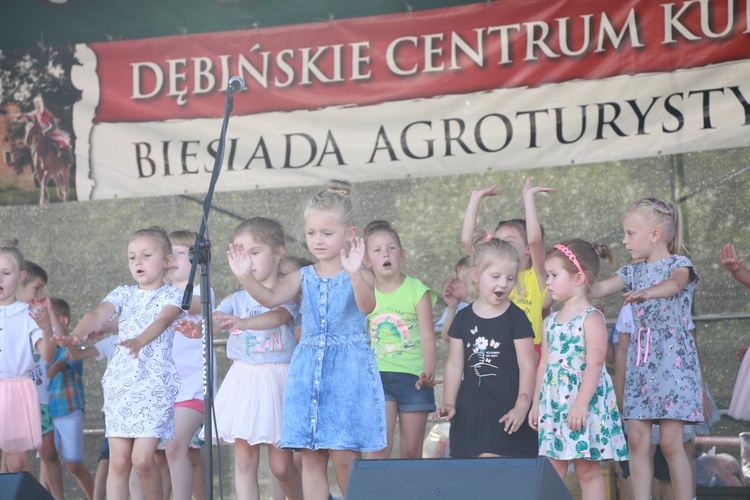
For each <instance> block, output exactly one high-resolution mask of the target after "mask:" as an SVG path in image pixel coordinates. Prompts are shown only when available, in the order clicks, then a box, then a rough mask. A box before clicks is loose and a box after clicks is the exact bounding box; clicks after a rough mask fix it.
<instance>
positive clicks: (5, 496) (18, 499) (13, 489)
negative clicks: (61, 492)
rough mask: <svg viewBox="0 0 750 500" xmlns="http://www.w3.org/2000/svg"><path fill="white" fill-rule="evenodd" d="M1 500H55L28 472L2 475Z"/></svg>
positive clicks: (0, 479)
mask: <svg viewBox="0 0 750 500" xmlns="http://www.w3.org/2000/svg"><path fill="white" fill-rule="evenodd" d="M0 500H54V498H52V495H50V494H49V492H48V491H47V490H45V489H44V487H43V486H42V485H41V484H39V481H37V480H36V479H35V478H34V476H32V475H31V474H29V473H28V472H14V473H12V474H0Z"/></svg>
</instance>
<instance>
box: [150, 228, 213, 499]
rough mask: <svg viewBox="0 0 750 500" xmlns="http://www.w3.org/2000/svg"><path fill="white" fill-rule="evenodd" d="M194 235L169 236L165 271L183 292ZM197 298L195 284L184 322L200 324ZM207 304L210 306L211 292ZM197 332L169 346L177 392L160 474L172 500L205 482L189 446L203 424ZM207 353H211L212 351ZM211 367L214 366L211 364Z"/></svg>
mask: <svg viewBox="0 0 750 500" xmlns="http://www.w3.org/2000/svg"><path fill="white" fill-rule="evenodd" d="M196 236H197V233H195V232H193V231H185V230H181V231H173V232H171V233H169V241H170V243H171V244H172V253H173V255H174V256H175V266H174V267H173V268H172V269H170V270H169V274H168V279H169V281H170V282H171V283H172V285H174V286H176V287H178V288H179V289H180V290H184V289H185V287H186V286H187V282H188V278H189V277H190V268H191V263H190V256H189V252H190V246H191V245H193V243H194V242H195V238H196ZM196 277H197V275H196ZM200 298H201V290H200V285H197V284H196V286H195V289H194V291H193V302H192V304H191V306H190V310H189V311H188V312H189V313H190V315H189V316H187V317H186V318H185V319H186V320H190V321H194V322H198V323H200V321H201V319H202V318H203V316H202V315H201V314H200V311H201V300H200ZM211 303H212V304H213V303H214V297H213V290H212V291H211ZM196 313H197V314H196ZM198 333H199V334H198V335H196V336H194V337H192V338H188V337H186V336H184V335H175V338H174V344H173V346H172V357H173V358H174V363H175V366H176V367H177V374H178V375H179V377H180V389H179V391H178V392H177V396H176V397H175V405H174V427H175V435H174V439H170V440H169V441H166V443H165V449H166V455H167V457H166V458H167V462H168V463H169V468H168V469H167V470H166V471H164V472H166V473H167V474H164V473H163V474H162V482H166V481H165V480H164V477H165V476H167V477H169V478H171V483H172V485H171V490H172V492H173V494H174V498H175V500H189V499H190V498H191V497H192V494H193V483H194V480H193V479H194V476H195V475H197V476H198V479H200V481H199V483H198V484H201V485H203V484H204V482H205V474H204V468H203V461H202V460H201V456H200V448H199V447H195V448H194V447H193V446H197V445H194V444H193V443H194V442H195V441H197V439H194V437H195V435H196V433H197V432H198V430H199V429H200V427H201V424H202V423H203V338H202V337H203V336H202V335H201V333H202V332H198ZM211 352H212V353H213V349H211ZM213 366H214V367H215V366H216V363H215V362H214V363H213ZM214 380H215V375H214ZM160 448H161V445H160ZM162 486H166V485H162ZM167 496H168V495H167Z"/></svg>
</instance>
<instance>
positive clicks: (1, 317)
mask: <svg viewBox="0 0 750 500" xmlns="http://www.w3.org/2000/svg"><path fill="white" fill-rule="evenodd" d="M25 276H26V273H25V271H24V270H23V255H22V254H21V252H20V251H19V250H18V249H17V248H16V247H14V246H2V247H0V329H2V332H3V335H2V339H1V340H2V350H0V450H2V452H3V457H4V459H5V462H6V466H7V468H8V472H21V471H29V461H28V456H27V452H28V450H32V449H35V448H39V447H40V446H41V445H42V422H41V414H40V412H39V394H38V393H37V391H36V389H35V388H34V383H33V382H32V381H31V372H32V371H33V370H34V352H35V351H36V352H39V353H40V354H41V356H42V359H44V360H45V361H49V360H50V359H52V356H54V355H55V344H54V342H53V341H52V333H53V331H52V323H51V321H50V316H49V309H48V308H47V306H46V304H45V303H44V302H43V301H40V300H37V301H34V302H32V303H31V304H26V303H24V302H20V301H18V300H16V291H17V289H18V286H19V284H20V282H21V281H22V280H23V279H24V277H25ZM29 472H30V471H29Z"/></svg>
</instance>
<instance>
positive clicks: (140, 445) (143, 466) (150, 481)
mask: <svg viewBox="0 0 750 500" xmlns="http://www.w3.org/2000/svg"><path fill="white" fill-rule="evenodd" d="M158 444H159V438H151V437H148V438H147V437H139V438H135V439H134V440H133V451H132V454H131V460H132V462H133V468H134V469H135V472H136V474H138V478H139V479H140V480H141V488H143V495H144V496H145V497H146V499H147V500H157V499H161V498H162V495H163V491H162V484H161V471H160V469H159V467H158V465H157V463H156V447H157V445H158ZM111 446H112V443H110V447H111ZM110 450H111V448H110ZM110 460H112V457H111V456H110ZM107 497H109V488H107Z"/></svg>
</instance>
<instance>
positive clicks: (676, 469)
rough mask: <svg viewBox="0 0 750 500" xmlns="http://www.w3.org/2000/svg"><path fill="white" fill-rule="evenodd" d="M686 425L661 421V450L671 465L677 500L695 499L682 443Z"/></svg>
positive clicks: (688, 464) (688, 463) (679, 422)
mask: <svg viewBox="0 0 750 500" xmlns="http://www.w3.org/2000/svg"><path fill="white" fill-rule="evenodd" d="M684 426H685V423H684V422H682V421H680V420H660V421H659V430H660V433H661V449H662V452H664V458H666V459H667V464H669V476H670V477H671V478H672V489H673V490H674V497H675V500H690V499H691V498H693V496H692V492H693V485H692V484H691V481H692V475H691V473H690V462H689V460H688V457H687V454H686V453H685V447H684V445H683V443H682V428H683V427H684Z"/></svg>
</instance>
